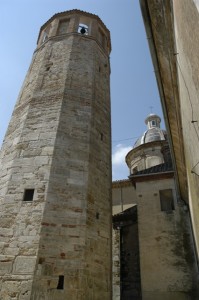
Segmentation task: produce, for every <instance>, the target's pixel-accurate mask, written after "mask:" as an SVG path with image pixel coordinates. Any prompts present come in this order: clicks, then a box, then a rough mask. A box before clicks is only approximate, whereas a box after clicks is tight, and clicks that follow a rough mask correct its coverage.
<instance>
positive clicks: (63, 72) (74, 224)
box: [0, 10, 111, 300]
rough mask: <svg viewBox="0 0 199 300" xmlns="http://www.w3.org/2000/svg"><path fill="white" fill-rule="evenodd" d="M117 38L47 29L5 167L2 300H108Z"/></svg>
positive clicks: (81, 17)
mask: <svg viewBox="0 0 199 300" xmlns="http://www.w3.org/2000/svg"><path fill="white" fill-rule="evenodd" d="M110 51H111V45H110V34H109V31H108V29H107V28H106V27H105V25H104V24H103V22H102V21H101V20H100V19H99V18H98V17H97V16H96V15H93V14H90V13H86V12H82V11H79V10H72V11H67V12H63V13H58V14H55V15H54V16H53V17H52V18H51V19H49V20H48V21H47V22H46V23H45V24H44V25H43V26H42V27H41V30H40V33H39V38H38V44H37V48H36V50H35V52H34V54H33V59H32V62H31V65H30V67H29V70H28V73H27V75H26V78H25V81H24V84H23V87H22V90H21V92H20V95H19V98H18V101H17V103H16V106H15V109H14V112H13V115H12V118H11V121H10V124H9V127H8V130H7V133H6V136H5V139H4V143H3V147H2V150H1V157H0V169H1V174H0V205H1V212H0V219H1V222H0V227H1V228H0V235H1V240H0V247H1V254H0V279H1V282H0V289H1V291H0V299H4V300H6V299H12V298H13V299H16V300H18V299H20V300H28V299H34V300H39V299H42V300H43V299H46V300H62V299H70V300H77V299H79V300H95V299H96V300H97V299H100V300H101V299H103V300H110V299H111V275H110V274H111V146H110V145H111V143H110V137H111V128H110V127H111V126H110V87H109V77H110V65H109V54H110Z"/></svg>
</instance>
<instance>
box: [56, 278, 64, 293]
mask: <svg viewBox="0 0 199 300" xmlns="http://www.w3.org/2000/svg"><path fill="white" fill-rule="evenodd" d="M63 289H64V275H59V281H58V284H57V290H63Z"/></svg>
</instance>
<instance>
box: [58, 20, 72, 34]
mask: <svg viewBox="0 0 199 300" xmlns="http://www.w3.org/2000/svg"><path fill="white" fill-rule="evenodd" d="M69 21H70V20H69V19H65V20H60V22H59V27H58V35H61V34H66V33H67V32H68V26H69Z"/></svg>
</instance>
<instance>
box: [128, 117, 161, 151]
mask: <svg viewBox="0 0 199 300" xmlns="http://www.w3.org/2000/svg"><path fill="white" fill-rule="evenodd" d="M160 122H161V118H160V117H159V116H158V115H156V114H150V115H149V116H148V117H147V118H146V119H145V124H146V125H147V128H148V129H147V131H145V132H144V133H143V135H142V136H141V137H140V138H139V139H138V140H137V141H136V142H135V144H134V146H133V148H136V147H138V146H140V145H143V144H146V143H150V142H155V141H163V140H167V134H166V131H165V130H162V129H161V128H160Z"/></svg>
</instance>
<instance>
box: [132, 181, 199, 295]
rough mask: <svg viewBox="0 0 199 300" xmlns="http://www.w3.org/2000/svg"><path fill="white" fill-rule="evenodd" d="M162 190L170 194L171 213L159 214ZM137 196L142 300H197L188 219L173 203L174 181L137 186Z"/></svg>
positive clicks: (176, 204) (174, 194)
mask: <svg viewBox="0 0 199 300" xmlns="http://www.w3.org/2000/svg"><path fill="white" fill-rule="evenodd" d="M164 189H172V190H173V197H174V205H175V210H173V211H170V212H166V211H161V205H160V195H159V191H160V190H164ZM136 192H137V198H138V228H139V247H140V268H141V284H142V299H143V300H149V299H164V300H166V299H173V300H176V299H190V300H191V299H197V298H194V296H193V295H194V294H192V292H193V290H194V289H195V285H194V284H195V279H194V274H193V273H192V272H193V270H194V271H195V269H194V266H195V265H194V263H195V258H194V252H193V244H192V240H191V230H190V223H189V215H188V213H187V212H185V211H184V210H183V207H181V206H180V205H179V204H178V203H177V201H176V190H175V184H174V180H173V179H172V178H171V179H162V180H153V181H147V182H137V183H136ZM195 276H196V273H195Z"/></svg>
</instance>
